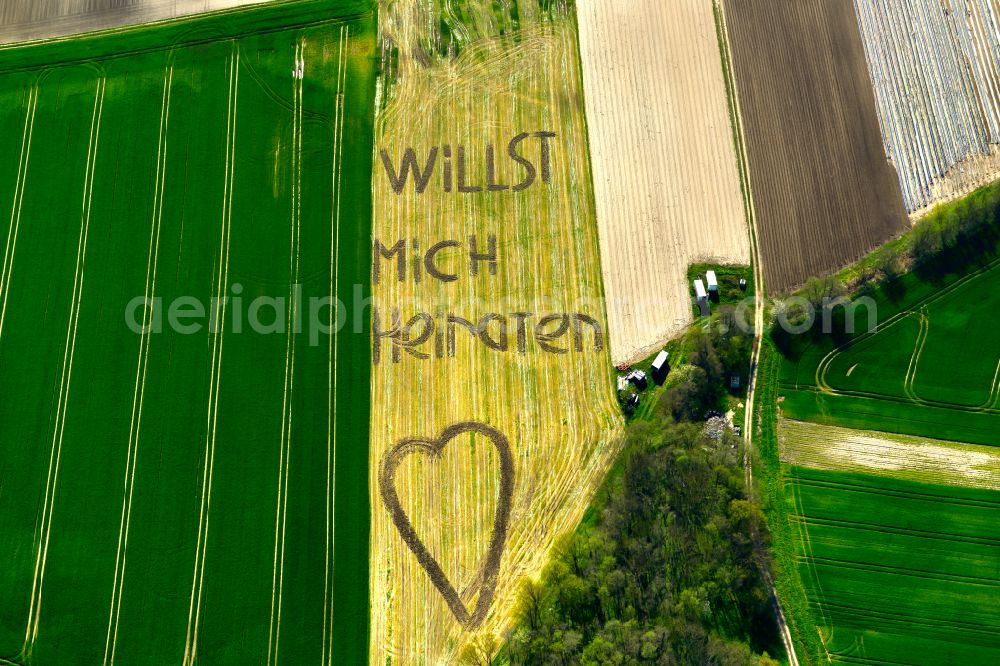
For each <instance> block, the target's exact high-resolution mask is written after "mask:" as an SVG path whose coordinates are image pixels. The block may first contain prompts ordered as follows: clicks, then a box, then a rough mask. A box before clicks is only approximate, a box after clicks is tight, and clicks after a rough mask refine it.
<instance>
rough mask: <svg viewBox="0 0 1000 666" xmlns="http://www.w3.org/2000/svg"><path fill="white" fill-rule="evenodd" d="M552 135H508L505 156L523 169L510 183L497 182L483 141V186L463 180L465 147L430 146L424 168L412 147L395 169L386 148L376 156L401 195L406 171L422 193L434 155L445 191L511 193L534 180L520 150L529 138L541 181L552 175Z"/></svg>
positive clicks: (492, 152)
mask: <svg viewBox="0 0 1000 666" xmlns="http://www.w3.org/2000/svg"><path fill="white" fill-rule="evenodd" d="M555 137H556V133H555V132H545V131H540V132H522V133H520V134H518V135H517V136H515V137H514V138H512V139H511V140H510V141H509V142H508V143H507V156H508V158H509V159H510V160H511V161H513V162H515V163H517V164H519V165H521V167H522V168H523V169H524V177H523V178H522V179H521V181H520V182H518V183H516V184H514V185H506V184H504V183H498V182H497V176H496V170H497V164H496V151H495V149H494V147H493V144H486V159H485V163H484V164H483V170H484V171H485V179H486V184H485V186H484V185H470V184H468V183H467V182H466V168H467V165H466V159H465V146H456V147H455V150H454V151H452V146H451V145H450V144H445V145H444V146H440V147H439V146H433V147H432V148H431V149H430V151H429V152H428V153H427V158H426V159H425V160H424V167H423V169H422V170H421V168H420V166H419V164H418V163H417V151H416V150H414V149H413V148H412V147H411V148H407V149H406V150H405V151H403V159H402V160H401V161H400V163H399V169H396V166H395V164H394V162H393V161H392V157H391V156H390V155H389V151H387V150H386V149H385V148H382V149H381V150H380V151H379V155H380V156H381V157H382V165H383V166H384V167H385V174H386V176H388V178H389V183H390V184H391V185H392V191H393V192H395V193H396V194H402V193H403V190H404V189H405V188H406V182H407V180H409V178H410V174H411V173H412V174H413V186H414V187H415V188H416V192H417V194H423V193H424V190H426V189H427V185H428V184H429V183H430V181H431V177H432V176H433V175H434V171H435V168H436V167H437V164H438V161H439V160H438V155H439V154H440V155H442V159H441V160H440V162H441V165H442V166H441V187H442V188H443V189H444V191H445V192H454V191H457V192H460V193H462V194H472V193H476V192H483V191H484V190H485V191H486V192H503V191H505V190H510V191H512V192H521V191H523V190H526V189H528V188H529V187H531V186H532V185H533V184H534V183H535V179H536V177H537V176H538V171H539V170H538V169H537V168H536V167H535V163H534V162H532V161H531V160H530V159H528V158H527V157H525V156H524V155H523V154H522V152H521V151H520V146H521V144H522V143H523V142H524V141H526V140H527V139H529V138H535V139H538V142H539V144H540V145H539V152H540V155H539V163H540V166H541V175H542V182H543V183H546V184H547V183H548V182H549V181H550V180H551V178H552V148H551V146H550V145H549V139H554V138H555Z"/></svg>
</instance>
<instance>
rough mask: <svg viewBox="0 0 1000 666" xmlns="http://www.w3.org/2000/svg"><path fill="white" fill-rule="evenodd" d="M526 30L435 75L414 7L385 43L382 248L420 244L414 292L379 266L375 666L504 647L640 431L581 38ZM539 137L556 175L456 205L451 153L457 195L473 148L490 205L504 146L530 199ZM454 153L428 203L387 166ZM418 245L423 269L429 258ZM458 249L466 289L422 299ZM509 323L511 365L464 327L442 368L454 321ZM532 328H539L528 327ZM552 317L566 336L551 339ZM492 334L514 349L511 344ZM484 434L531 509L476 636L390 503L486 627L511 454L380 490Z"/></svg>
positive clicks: (378, 207) (465, 51)
mask: <svg viewBox="0 0 1000 666" xmlns="http://www.w3.org/2000/svg"><path fill="white" fill-rule="evenodd" d="M521 11H522V12H523V14H522V17H521V19H522V22H521V26H520V29H519V30H518V31H517V33H516V35H515V36H514V37H513V39H512V38H511V36H510V35H508V36H507V37H504V38H487V39H481V40H477V41H474V42H472V43H468V44H465V45H464V46H463V48H462V50H461V53H460V54H458V55H456V56H455V57H452V58H444V59H439V60H438V61H437V62H435V63H434V64H431V62H430V60H431V59H430V58H424V57H423V56H422V55H421V54H420V53H417V55H416V56H414V55H413V54H414V51H413V50H411V47H412V45H414V44H417V43H418V39H417V34H418V32H419V30H420V26H419V25H418V23H419V21H420V18H421V16H422V14H421V10H420V9H419V8H418V6H417V5H416V4H415V3H410V2H400V3H396V4H395V5H394V6H393V7H392V9H391V10H390V11H389V12H388V13H383V16H382V25H383V32H384V33H386V32H387V31H388V32H391V39H392V40H393V42H394V43H395V44H396V45H398V46H399V59H398V70H397V71H396V72H395V73H396V78H395V80H394V87H393V88H392V90H391V95H389V91H388V90H387V89H386V88H384V87H383V89H382V90H381V92H380V94H381V95H383V96H386V95H388V96H390V97H391V99H389V100H388V101H385V98H383V100H382V102H383V103H382V106H381V110H380V112H379V114H378V116H377V121H376V123H377V127H376V142H375V150H376V153H377V155H376V160H375V174H374V179H373V187H374V216H373V218H374V230H375V231H374V234H375V240H376V241H378V242H379V243H381V244H382V245H384V246H385V247H387V248H390V247H393V246H395V244H396V243H398V242H399V241H400V240H404V241H405V247H406V255H407V271H408V272H407V275H406V276H405V279H404V280H403V281H399V280H398V279H397V278H398V276H397V275H396V270H397V264H396V257H393V258H391V259H385V258H381V257H380V256H378V255H376V258H375V260H376V261H377V262H379V270H380V280H379V282H378V283H377V284H375V285H374V287H373V294H374V297H373V311H374V312H375V320H376V331H375V334H374V337H373V340H374V344H375V345H377V346H380V354H379V360H378V362H377V363H376V364H375V365H374V367H373V372H372V417H371V436H370V453H371V464H370V482H371V506H372V533H371V652H370V662H371V663H375V664H387V663H392V664H439V663H449V662H451V661H452V660H453V659H454V658H455V657H456V655H458V654H459V653H460V652H461V650H462V648H463V646H464V645H466V644H468V643H469V642H470V641H471V640H473V639H477V638H481V637H483V636H490V635H493V636H501V635H502V633H503V631H504V630H505V629H506V628H507V627H509V626H510V624H511V621H512V619H513V613H514V609H515V604H516V600H517V596H518V592H519V590H520V589H521V586H522V583H523V581H524V580H525V577H535V576H537V575H538V574H539V573H540V571H541V569H542V567H543V566H544V564H545V562H546V561H547V559H548V555H549V551H550V549H551V547H552V546H553V544H554V543H555V541H556V539H557V538H558V537H559V536H560V535H562V534H565V533H567V532H568V531H571V530H572V529H573V528H574V527H575V526H576V525H577V524H578V522H579V520H580V519H581V517H582V515H583V512H584V511H585V509H586V507H587V504H588V502H589V500H590V498H591V496H592V494H593V492H594V490H595V489H596V487H597V485H598V484H599V483H600V482H601V480H602V478H603V477H604V474H605V473H606V471H607V470H608V468H609V466H610V464H611V462H612V461H613V459H614V456H615V455H616V453H617V452H618V450H619V446H618V444H619V441H620V436H621V433H622V429H623V423H622V419H621V416H620V410H619V408H618V405H617V404H616V400H615V398H614V395H613V390H612V389H613V384H612V375H611V358H610V354H609V351H608V349H609V348H608V342H607V326H606V321H605V310H604V304H603V290H602V276H601V257H600V252H599V245H598V234H597V224H596V218H595V210H594V202H593V191H592V186H591V175H590V170H589V163H588V151H587V138H586V121H585V116H584V112H583V97H582V82H581V74H580V65H579V56H578V50H577V37H576V27H575V24H574V19H573V16H572V15H562V16H560V17H558V18H556V19H551V20H550V19H547V18H543V17H541V16H533V15H532V12H535V13H537V12H538V10H537V9H534V8H533V6H532V5H526V6H524V7H522V9H521ZM394 66H395V65H394ZM542 131H545V132H554V133H555V136H554V137H552V138H551V139H549V140H548V145H549V148H550V154H549V161H550V168H549V170H548V171H549V173H548V181H549V182H547V183H546V182H543V170H542V169H541V168H540V165H541V164H542V162H543V161H544V157H543V155H542V144H543V143H544V142H543V141H541V140H540V139H537V138H535V137H534V133H537V132H542ZM522 133H529V134H531V135H532V136H531V137H529V138H528V139H526V140H524V141H523V142H522V143H521V144H520V146H519V148H518V150H519V152H520V154H521V155H522V156H523V157H524V158H525V159H528V160H530V161H531V162H532V163H533V164H534V165H535V167H536V169H537V174H536V178H535V179H534V182H533V183H532V184H531V185H530V186H528V187H526V188H525V189H523V190H521V191H519V192H514V191H512V190H506V191H495V192H485V191H484V192H480V193H459V192H457V191H456V189H457V188H456V187H453V188H452V191H450V192H448V191H445V189H444V186H443V182H444V178H445V175H444V172H443V163H442V161H443V159H444V158H443V155H444V146H446V145H447V146H449V151H450V154H451V155H452V158H453V159H452V173H451V177H452V178H453V179H455V178H457V164H456V163H455V162H456V160H455V158H457V149H458V147H459V146H462V147H463V150H464V153H465V163H466V181H467V183H468V184H471V183H475V184H478V185H483V184H484V179H485V176H484V165H485V163H486V160H487V156H486V151H487V146H488V145H493V146H494V152H495V156H494V157H495V159H494V162H495V173H494V179H493V180H494V182H496V183H505V184H509V185H513V184H516V183H519V182H520V183H523V182H525V178H526V169H525V167H524V166H523V165H521V164H520V163H518V162H516V161H514V160H513V159H510V158H508V154H507V150H508V145H509V142H510V141H511V139H512V138H513V137H515V136H517V135H519V134H522ZM435 146H437V147H438V148H439V150H438V160H439V161H438V162H437V163H436V165H437V168H436V171H434V173H433V175H432V176H431V177H430V179H429V181H428V184H427V187H426V189H425V190H424V191H423V193H418V192H417V191H416V188H415V186H414V182H413V180H410V181H409V182H408V183H407V184H406V185H405V187H404V188H403V189H402V191H401V192H399V193H397V192H396V191H395V190H394V189H393V186H392V185H393V184H392V178H390V177H389V175H388V169H387V168H386V166H385V165H384V164H383V163H382V161H380V154H381V151H385V153H386V155H387V156H388V157H389V158H390V161H391V164H392V166H393V168H394V169H399V168H400V164H401V160H402V157H403V155H404V154H405V151H406V149H407V148H413V149H414V154H415V155H416V156H417V157H416V162H417V164H418V166H419V167H420V168H421V170H423V169H424V168H425V167H427V164H428V163H427V159H428V155H429V153H430V151H431V150H432V149H433V147H435ZM473 235H474V236H476V238H477V244H478V246H479V248H478V249H479V251H480V252H482V251H483V250H484V249H485V248H486V247H487V239H488V238H489V237H490V236H491V235H492V236H495V238H496V273H495V274H490V272H489V271H488V270H487V269H486V264H481V265H480V270H479V271H478V274H476V275H473V274H472V273H471V270H470V266H469V247H468V246H469V240H468V239H469V237H470V236H473ZM414 240H416V241H417V242H418V243H419V247H420V250H419V252H415V251H413V248H412V245H413V241H414ZM451 240H453V241H455V243H456V244H458V246H456V247H447V248H446V249H445V250H444V251H441V252H439V253H437V254H436V255H435V260H434V262H435V263H434V265H435V266H437V267H438V269H439V270H441V271H444V272H447V273H454V274H455V275H457V279H456V280H454V281H449V282H443V281H440V280H437V279H434V278H433V277H431V276H428V275H427V274H426V271H423V270H422V271H421V272H422V279H421V280H420V282H416V281H415V280H414V279H413V277H412V266H411V263H412V262H409V258H410V257H411V256H413V255H416V254H420V256H423V253H426V251H427V249H429V248H430V247H432V246H433V245H435V244H438V243H440V242H442V241H451ZM421 263H422V262H421ZM394 309H397V310H398V312H399V320H398V322H396V323H397V324H398V325H399V327H402V328H401V330H400V331H399V335H400V337H399V339H400V340H403V341H406V340H410V341H413V340H419V338H420V337H421V336H422V335H423V332H424V331H425V327H426V326H427V325H428V324H427V322H426V321H423V320H421V321H419V322H416V323H412V321H411V320H412V318H413V317H415V316H418V315H419V314H420V313H427V314H428V316H429V317H432V318H433V320H434V328H435V333H434V334H433V335H431V337H430V338H428V341H427V342H426V344H423V345H416V346H413V347H410V348H403V347H401V346H399V347H396V346H395V345H396V340H395V339H393V337H392V336H391V335H390V333H391V332H392V331H393V330H396V329H394V328H393V326H392V324H393V318H392V312H393V310H394ZM491 313H493V314H496V315H498V316H499V317H501V318H503V319H504V320H505V321H506V322H507V325H508V337H509V340H508V348H507V350H506V351H498V350H496V349H494V348H490V347H489V346H488V345H486V344H484V343H483V342H481V341H480V340H479V339H477V338H476V337H474V336H473V335H470V334H469V333H468V332H467V330H466V329H465V328H462V327H458V328H457V333H456V334H455V337H454V340H455V342H454V348H453V350H452V349H449V344H448V336H447V335H446V334H443V333H442V335H443V338H442V341H443V342H442V347H441V348H442V349H444V353H443V354H441V353H439V351H438V350H436V340H437V338H436V335H437V334H438V332H441V331H444V330H447V327H446V323H445V322H447V317H448V315H449V314H452V315H455V316H459V317H462V318H464V319H466V320H469V321H471V322H477V321H480V320H481V318H482V317H484V316H485V315H488V314H491ZM512 313H522V314H520V315H519V317H520V319H518V318H517V317H511V316H510V315H511V314H512ZM526 313H530V315H528V314H526ZM560 313H568V314H569V315H574V314H581V315H584V316H585V317H590V318H592V319H594V320H596V321H597V322H598V323H599V325H600V329H601V330H602V331H601V335H600V336H599V338H598V336H596V335H595V334H594V332H593V330H592V327H591V326H589V325H586V324H583V325H581V326H580V327H579V328H580V330H581V336H580V344H579V345H577V344H575V341H574V335H573V331H574V330H575V324H576V323H577V322H579V321H583V320H582V319H581V320H578V319H575V318H572V317H571V318H570V319H569V321H571V322H573V324H574V326H570V328H569V329H568V332H567V333H566V335H565V336H564V337H562V338H558V337H557V338H553V339H550V338H547V337H546V335H547V334H549V333H553V332H558V330H559V329H560V321H561V320H560V319H559V318H558V317H559V315H560ZM547 315H553V317H554V318H550V319H549V320H548V322H549V323H548V324H547V325H542V324H543V323H544V317H546V316H547ZM494 321H495V320H494ZM521 321H523V322H524V324H523V326H519V324H518V322H521ZM411 323H412V326H409V327H407V324H411ZM539 326H541V328H538V327H539ZM397 328H398V327H397ZM519 328H520V330H521V335H519V334H518V329H519ZM490 330H491V331H492V334H493V337H494V339H495V338H497V337H499V335H500V334H499V332H498V331H499V324H495V325H494V326H493V327H492V328H491V329H490ZM380 332H382V333H384V334H385V335H380V334H379V333H380ZM540 332H541V342H539V333H540ZM598 339H600V342H598ZM519 347H523V348H524V351H523V352H522V351H519ZM394 349H395V352H396V359H397V360H398V362H396V361H394V358H393V350H394ZM555 350H565V353H556V351H555ZM411 352H415V353H411ZM417 354H424V355H426V356H427V358H420V357H418V356H417ZM359 390H360V388H359ZM470 421H474V422H477V423H481V424H485V426H488V427H489V428H491V429H494V430H495V431H497V432H499V433H502V434H503V435H504V436H505V437H506V438H507V439H508V440H509V443H510V449H511V457H512V462H513V479H512V486H513V492H512V495H511V497H510V514H509V521H508V522H509V530H508V533H507V535H506V540H505V541H504V543H503V544H502V545H503V550H502V557H501V559H500V565H499V573H498V575H497V578H496V590H495V596H494V598H493V599H492V603H490V604H489V605H488V607H487V609H486V610H485V616H484V618H483V620H482V622H466V623H465V624H464V625H463V623H461V622H460V621H459V619H458V618H457V616H456V614H455V613H454V612H453V608H450V607H449V604H448V603H447V602H446V601H445V596H444V595H443V594H442V593H441V591H440V590H439V589H438V588H436V587H435V585H434V583H433V582H432V580H431V576H430V575H429V574H428V572H427V570H426V567H425V566H424V565H422V564H421V561H420V560H419V559H418V556H417V555H415V554H414V552H412V551H411V549H410V548H409V547H408V546H407V544H406V543H405V542H404V540H403V538H402V537H401V531H400V530H399V529H398V527H397V525H396V524H394V522H393V518H392V514H391V513H390V510H389V507H388V506H387V503H386V501H385V495H386V488H385V485H386V484H387V483H388V484H391V487H392V491H394V494H395V496H396V497H398V506H399V509H400V510H401V511H402V512H403V513H404V514H405V515H406V517H407V519H408V520H409V522H410V524H411V525H412V530H413V532H414V533H415V534H416V536H417V537H418V538H419V539H420V541H421V542H422V543H423V544H424V546H425V547H426V554H427V555H429V556H430V557H431V558H433V560H434V561H435V562H437V563H439V565H440V569H441V572H442V573H443V575H444V576H445V577H446V578H447V581H448V583H450V584H451V585H452V586H453V588H454V590H455V591H456V593H457V595H458V596H459V597H460V599H461V602H462V604H463V605H464V607H465V608H467V609H468V610H469V611H470V614H472V611H473V608H474V607H475V605H476V602H477V600H478V599H479V598H480V596H481V595H482V593H483V590H484V587H483V585H481V583H482V582H483V579H484V576H486V577H488V576H489V572H488V571H486V572H484V570H483V568H482V563H483V562H484V561H485V559H486V556H487V551H488V549H489V546H490V539H491V536H492V533H493V529H494V524H495V518H496V514H497V505H498V500H499V497H500V490H501V488H500V485H501V483H500V482H501V470H500V467H501V456H500V454H499V452H498V449H497V448H496V447H494V446H493V445H491V442H490V441H489V439H488V438H486V437H483V436H481V435H473V434H469V433H465V434H463V435H461V436H459V437H456V438H455V439H454V440H452V441H450V442H446V443H443V444H442V446H441V448H440V455H439V456H435V455H433V454H432V453H428V452H427V450H426V449H427V448H428V447H426V446H425V447H424V449H421V450H418V451H413V450H411V451H409V452H408V453H407V454H406V455H402V456H400V457H399V458H398V460H394V462H393V465H394V466H395V467H394V474H392V475H390V477H389V478H388V479H387V478H386V476H385V474H382V473H380V472H381V471H384V468H383V467H382V466H383V465H385V464H386V460H387V452H389V451H390V450H393V449H394V447H396V445H397V444H398V443H399V442H401V441H405V440H411V439H414V438H419V439H423V440H425V442H424V444H426V443H427V442H429V441H431V440H435V439H436V438H438V437H439V436H440V435H441V434H442V432H444V431H445V430H446V429H447V428H448V427H449V426H452V425H454V424H456V423H463V422H470ZM445 444H447V445H445ZM418 448H419V447H418Z"/></svg>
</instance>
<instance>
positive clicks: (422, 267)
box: [372, 234, 497, 285]
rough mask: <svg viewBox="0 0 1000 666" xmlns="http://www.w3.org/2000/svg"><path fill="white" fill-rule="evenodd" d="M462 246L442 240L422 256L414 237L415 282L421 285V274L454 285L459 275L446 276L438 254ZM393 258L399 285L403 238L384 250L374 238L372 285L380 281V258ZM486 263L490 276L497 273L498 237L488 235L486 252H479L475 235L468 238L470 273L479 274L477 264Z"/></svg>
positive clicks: (403, 259) (412, 267)
mask: <svg viewBox="0 0 1000 666" xmlns="http://www.w3.org/2000/svg"><path fill="white" fill-rule="evenodd" d="M463 247H464V246H463V245H462V243H461V242H460V241H457V240H443V241H440V242H437V243H434V244H433V245H431V246H430V248H428V249H427V252H424V253H421V251H420V241H419V240H418V239H416V238H412V239H410V252H411V255H410V262H409V263H410V271H409V272H410V273H412V275H413V281H414V282H420V281H421V280H422V279H423V274H424V273H426V274H427V275H429V276H431V277H432V278H434V279H436V280H440V281H441V282H454V281H456V280H458V275H457V274H455V273H447V272H445V271H443V270H441V268H440V266H439V265H438V263H437V256H438V253H440V252H442V251H444V250H454V249H461V248H463ZM393 257H395V258H396V280H397V281H399V282H404V281H405V280H406V275H407V269H406V264H407V260H406V239H405V238H403V239H401V240H399V241H396V243H395V244H394V245H393V246H392V247H389V248H387V247H386V246H385V245H383V244H382V241H380V240H378V239H377V238H376V239H375V243H374V245H373V246H372V283H373V284H376V285H377V284H380V283H381V282H382V263H381V260H382V259H392V258H393ZM481 263H485V264H486V267H487V269H488V270H489V273H490V275H496V274H497V237H496V236H494V235H492V234H490V235H489V236H488V237H487V239H486V250H485V252H480V248H479V241H478V240H477V238H476V237H475V236H469V272H470V273H471V274H472V275H473V276H476V275H479V265H480V264H481Z"/></svg>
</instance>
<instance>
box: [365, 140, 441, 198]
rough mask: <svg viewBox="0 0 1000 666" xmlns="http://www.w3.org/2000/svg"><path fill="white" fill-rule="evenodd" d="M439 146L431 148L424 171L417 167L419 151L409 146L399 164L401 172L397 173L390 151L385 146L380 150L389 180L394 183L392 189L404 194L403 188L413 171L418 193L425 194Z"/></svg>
mask: <svg viewBox="0 0 1000 666" xmlns="http://www.w3.org/2000/svg"><path fill="white" fill-rule="evenodd" d="M437 152H438V149H437V146H434V147H433V148H431V152H430V153H429V154H428V156H427V162H426V164H425V165H424V171H423V173H421V172H420V169H419V168H418V167H417V151H415V150H414V149H413V148H407V149H406V151H404V152H403V161H402V162H400V164H399V173H398V175H397V173H396V169H395V168H394V167H393V164H392V158H391V157H389V153H388V152H387V151H386V150H385V149H384V148H383V149H382V150H380V151H379V155H381V157H382V164H383V165H384V166H385V173H386V175H387V176H389V182H390V183H391V184H392V191H393V192H395V193H396V194H402V193H403V188H404V187H406V181H407V179H408V178H409V176H410V172H411V171H412V172H413V183H414V185H415V186H416V188H417V194H423V192H424V190H425V189H427V183H429V182H430V179H431V174H433V173H434V164H435V162H436V161H437Z"/></svg>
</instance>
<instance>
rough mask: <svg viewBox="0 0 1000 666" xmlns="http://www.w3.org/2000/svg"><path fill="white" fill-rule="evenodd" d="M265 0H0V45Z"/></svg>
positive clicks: (264, 0) (263, 0) (265, 0)
mask: <svg viewBox="0 0 1000 666" xmlns="http://www.w3.org/2000/svg"><path fill="white" fill-rule="evenodd" d="M267 1H268V0H0V43H3V42H21V41H27V40H33V39H51V38H53V37H63V36H66V35H75V34H78V33H81V32H91V31H94V30H103V29H106V28H117V27H119V26H123V25H134V24H136V23H146V22H149V21H158V20H161V19H167V18H174V17H176V16H186V15H188V14H197V13H199V12H208V11H214V10H217V9H229V8H231V7H238V6H240V5H250V4H255V3H259V2H267Z"/></svg>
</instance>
